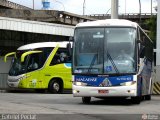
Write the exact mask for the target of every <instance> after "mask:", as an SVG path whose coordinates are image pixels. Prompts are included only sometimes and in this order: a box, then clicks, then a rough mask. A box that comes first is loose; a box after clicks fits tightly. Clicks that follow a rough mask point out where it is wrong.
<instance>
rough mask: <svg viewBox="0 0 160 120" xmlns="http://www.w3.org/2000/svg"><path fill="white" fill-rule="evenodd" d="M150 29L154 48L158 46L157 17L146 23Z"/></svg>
mask: <svg viewBox="0 0 160 120" xmlns="http://www.w3.org/2000/svg"><path fill="white" fill-rule="evenodd" d="M145 24H146V25H147V28H148V29H149V37H150V38H151V39H152V41H153V43H154V46H156V33H157V16H152V17H151V18H150V19H149V20H146V21H145Z"/></svg>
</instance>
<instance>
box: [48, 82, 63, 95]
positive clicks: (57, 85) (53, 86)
mask: <svg viewBox="0 0 160 120" xmlns="http://www.w3.org/2000/svg"><path fill="white" fill-rule="evenodd" d="M62 89H63V88H62V84H61V82H60V81H59V80H52V81H51V82H50V83H49V87H48V90H49V92H51V93H62Z"/></svg>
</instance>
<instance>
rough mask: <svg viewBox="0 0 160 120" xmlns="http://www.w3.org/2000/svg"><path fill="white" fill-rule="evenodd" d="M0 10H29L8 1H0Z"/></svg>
mask: <svg viewBox="0 0 160 120" xmlns="http://www.w3.org/2000/svg"><path fill="white" fill-rule="evenodd" d="M0 8H1V9H2V8H3V9H31V8H29V7H26V6H23V5H20V4H17V3H14V2H10V1H8V0H1V1H0Z"/></svg>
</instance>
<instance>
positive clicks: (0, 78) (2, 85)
mask: <svg viewBox="0 0 160 120" xmlns="http://www.w3.org/2000/svg"><path fill="white" fill-rule="evenodd" d="M7 76H8V74H7V73H0V90H3V89H8V88H9V87H8V85H7Z"/></svg>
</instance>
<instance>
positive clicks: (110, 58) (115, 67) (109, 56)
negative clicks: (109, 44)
mask: <svg viewBox="0 0 160 120" xmlns="http://www.w3.org/2000/svg"><path fill="white" fill-rule="evenodd" d="M107 56H108V58H109V60H110V61H111V63H112V65H113V67H114V69H115V71H116V73H118V74H119V70H118V68H117V66H116V64H115V63H114V61H113V59H112V57H111V55H110V54H109V53H108V52H107Z"/></svg>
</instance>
